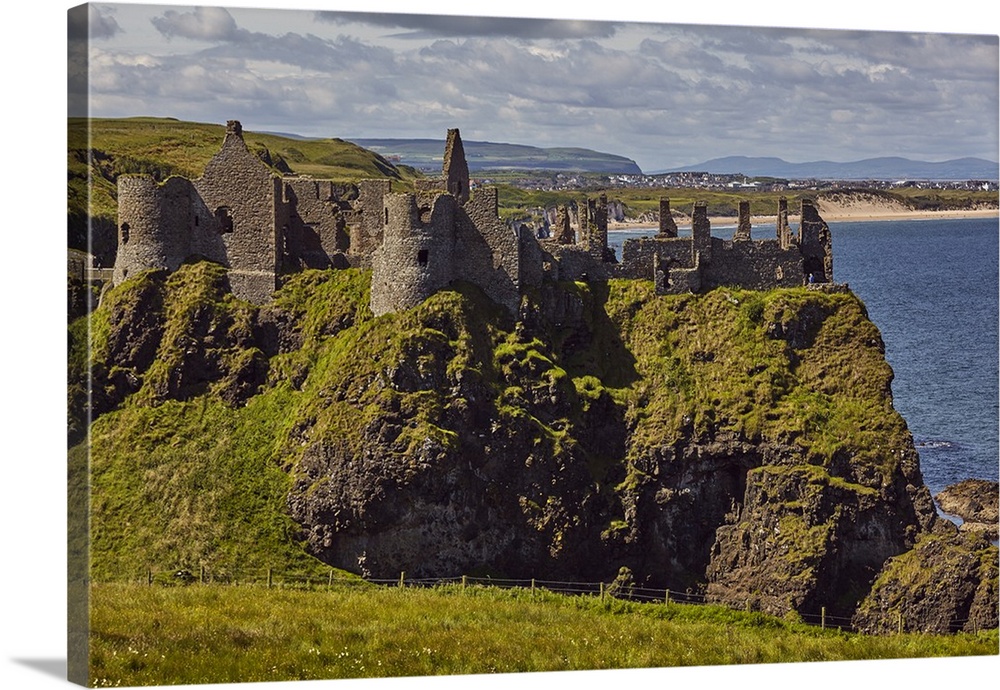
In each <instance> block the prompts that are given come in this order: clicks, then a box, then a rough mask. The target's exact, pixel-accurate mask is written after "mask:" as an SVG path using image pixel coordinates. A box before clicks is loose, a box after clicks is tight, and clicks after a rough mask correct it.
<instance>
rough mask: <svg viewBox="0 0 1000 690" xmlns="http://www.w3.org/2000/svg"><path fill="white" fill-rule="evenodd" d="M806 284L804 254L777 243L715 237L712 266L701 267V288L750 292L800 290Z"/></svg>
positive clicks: (773, 241) (775, 241)
mask: <svg viewBox="0 0 1000 690" xmlns="http://www.w3.org/2000/svg"><path fill="white" fill-rule="evenodd" d="M804 284H805V275H804V274H803V271H802V255H801V254H800V253H799V252H798V250H796V249H790V250H789V249H782V248H781V244H780V243H779V242H778V240H776V239H775V240H751V241H743V240H732V241H729V240H723V239H721V238H718V237H715V238H712V263H711V265H709V266H703V267H702V287H703V288H704V289H708V290H710V289H712V288H715V287H719V286H722V285H732V286H737V287H741V288H744V289H749V290H769V289H771V288H776V287H799V286H801V285H804Z"/></svg>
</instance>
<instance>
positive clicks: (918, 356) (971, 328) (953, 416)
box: [609, 218, 1000, 493]
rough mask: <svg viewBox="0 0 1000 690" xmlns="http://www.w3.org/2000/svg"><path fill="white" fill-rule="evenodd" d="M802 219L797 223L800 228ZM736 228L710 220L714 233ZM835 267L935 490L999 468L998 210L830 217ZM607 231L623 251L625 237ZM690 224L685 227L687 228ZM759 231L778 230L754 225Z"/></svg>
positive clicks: (643, 232)
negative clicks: (860, 311)
mask: <svg viewBox="0 0 1000 690" xmlns="http://www.w3.org/2000/svg"><path fill="white" fill-rule="evenodd" d="M796 227H797V226H796V225H795V224H794V223H793V230H794V229H795V228H796ZM732 231H733V228H732V227H731V226H729V227H726V226H722V227H713V228H712V234H713V235H714V236H716V237H727V236H731V235H732ZM830 231H831V235H832V237H833V275H834V280H835V281H836V282H838V283H848V284H849V285H850V287H851V289H852V290H853V291H854V293H855V294H856V295H858V296H859V297H860V298H861V299H862V300H863V301H864V303H865V306H866V307H867V309H868V315H869V317H870V318H871V319H872V321H873V322H874V323H875V325H876V326H878V328H879V330H880V331H881V333H882V339H883V340H884V341H885V346H886V359H887V360H888V362H889V364H890V366H891V367H892V369H893V372H894V374H895V378H894V379H893V383H892V392H893V404H894V406H895V407H896V409H897V410H898V411H899V412H900V413H901V414H902V415H903V418H904V419H905V420H906V423H907V425H908V426H909V428H910V431H911V432H912V433H913V439H914V442H915V443H916V445H917V451H918V452H919V454H920V466H921V469H922V471H923V474H924V482H925V483H926V484H927V486H928V488H930V490H931V492H932V493H937V492H938V491H940V490H941V489H943V488H944V487H945V486H947V485H949V484H953V483H955V482H957V481H961V480H962V479H967V478H977V479H991V480H994V481H996V480H997V475H998V458H1000V441H998V414H1000V411H998V400H1000V394H998V367H997V364H998V359H1000V348H998V323H997V316H998V312H1000V309H998V293H1000V282H998V276H997V273H998V265H1000V256H998V253H1000V226H998V221H997V220H996V219H995V218H994V219H968V220H966V219H962V220H917V221H907V220H894V221H879V222H851V223H830ZM655 232H656V230H655V229H649V228H646V229H637V230H629V231H627V232H612V233H609V244H611V245H612V246H613V247H614V248H615V249H616V251H618V252H619V255H620V251H621V243H622V241H623V240H624V239H626V238H628V237H642V236H651V235H653V234H655ZM682 234H683V232H682ZM753 234H754V237H761V238H763V237H774V226H773V225H771V226H767V225H762V226H759V227H758V226H755V227H754V232H753Z"/></svg>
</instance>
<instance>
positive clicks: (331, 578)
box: [326, 568, 333, 587]
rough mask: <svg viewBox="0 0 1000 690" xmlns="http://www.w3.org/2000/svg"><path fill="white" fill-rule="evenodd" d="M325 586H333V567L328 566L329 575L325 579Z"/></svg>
mask: <svg viewBox="0 0 1000 690" xmlns="http://www.w3.org/2000/svg"><path fill="white" fill-rule="evenodd" d="M326 586H327V587H333V568H330V577H329V579H328V580H327V581H326Z"/></svg>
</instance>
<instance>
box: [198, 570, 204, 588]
mask: <svg viewBox="0 0 1000 690" xmlns="http://www.w3.org/2000/svg"><path fill="white" fill-rule="evenodd" d="M198 584H201V585H203V584H205V566H201V568H199V569H198Z"/></svg>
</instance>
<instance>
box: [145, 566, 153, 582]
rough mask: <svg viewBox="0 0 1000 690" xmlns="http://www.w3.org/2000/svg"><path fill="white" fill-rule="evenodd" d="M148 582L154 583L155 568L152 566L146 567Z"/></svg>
mask: <svg viewBox="0 0 1000 690" xmlns="http://www.w3.org/2000/svg"><path fill="white" fill-rule="evenodd" d="M146 584H147V585H151V584H153V569H152V568H146Z"/></svg>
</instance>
